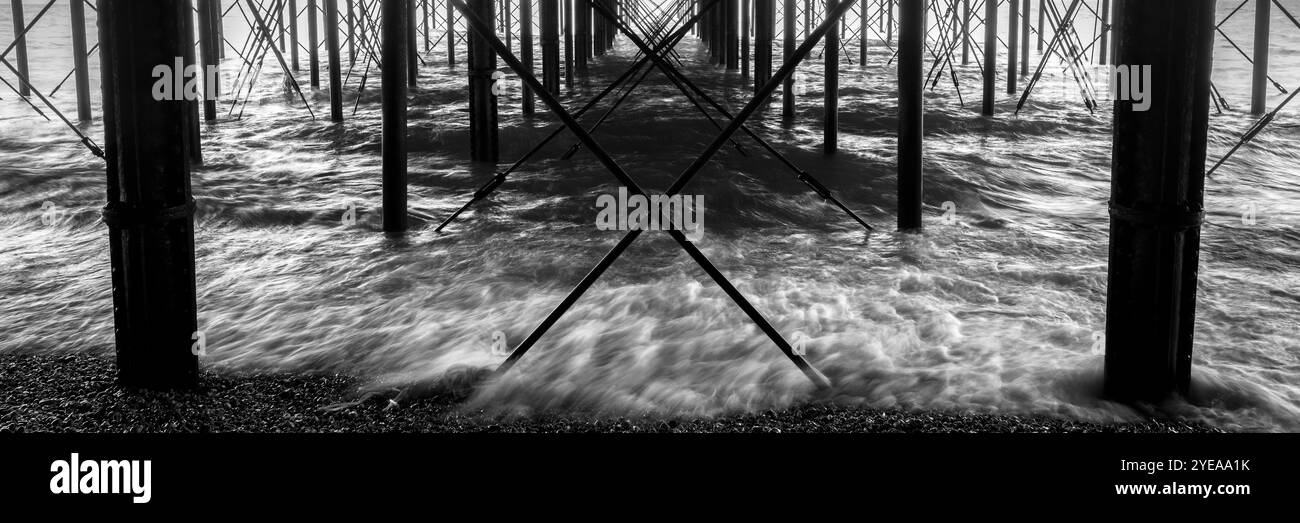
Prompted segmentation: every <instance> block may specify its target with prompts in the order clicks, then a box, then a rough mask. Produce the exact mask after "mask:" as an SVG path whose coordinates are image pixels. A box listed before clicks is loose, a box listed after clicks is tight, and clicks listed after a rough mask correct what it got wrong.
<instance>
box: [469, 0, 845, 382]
mask: <svg viewBox="0 0 1300 523" xmlns="http://www.w3.org/2000/svg"><path fill="white" fill-rule="evenodd" d="M449 1H450V2H452V4H453V5H455V6H456V8H457V9H458V10H460V11H461V13H462V17H463V18H465V19H466V20H467V21H468V22H469V23H470V24H471V26H472V27H473V28H474V30H475V31H477V32H478V33H479V34H480V35H482V36H483V37H484V39H486V40H488V42H489V44H491V45H492V47H493V48H494V49H495V50H496V51H497V54H498V55H499V56H501V57H502V59H503V60H505V61H506V63H507V64H509V65H510V67H511V69H514V70H515V72H516V73H518V74H519V75H520V77H521V78H522V79H523V80H524V81H525V82H526V83H528V84H529V85H530V86H533V87H535V88H537V91H538V95H539V97H540V98H542V101H543V102H544V103H546V104H547V106H549V107H550V108H551V110H552V111H553V112H555V113H556V116H558V117H559V118H560V119H562V120H565V123H566V124H567V125H568V126H569V128H570V129H572V130H573V132H574V133H575V134H577V135H578V137H579V139H580V140H582V141H583V143H584V145H586V147H587V148H588V149H589V150H590V151H592V153H593V154H595V155H596V157H597V159H599V160H600V161H601V163H603V164H605V166H606V167H607V168H609V170H610V171H611V173H613V174H614V175H615V176H616V177H619V178H620V179H623V178H627V173H625V172H623V170H622V168H621V167H619V166H618V164H617V163H616V162H614V160H613V158H610V157H609V155H608V154H607V153H605V151H604V150H603V149H601V148H600V146H599V145H598V144H597V143H596V142H595V140H594V139H592V137H591V135H589V134H587V133H586V132H585V131H584V130H582V129H581V128H580V127H578V126H577V125H576V122H574V121H573V118H572V117H571V116H570V115H569V114H568V113H567V112H566V111H565V110H564V107H563V106H561V105H560V104H559V102H558V101H556V100H555V98H554V97H553V96H551V95H550V93H548V92H546V91H545V90H544V89H542V88H541V82H539V81H537V78H536V77H534V76H533V75H532V74H531V73H529V72H528V70H527V69H525V68H524V67H523V64H521V63H520V62H519V60H518V59H517V58H515V57H514V54H513V53H511V52H510V49H508V48H506V47H505V44H503V43H501V40H500V39H498V38H496V35H495V34H493V33H492V29H491V27H490V26H488V25H487V24H485V23H484V22H483V21H482V20H480V19H479V18H478V16H477V15H476V14H474V13H473V12H471V11H469V9H468V7H467V6H466V5H465V3H464V1H463V0H449ZM854 1H855V0H841V1H840V2H839V3H838V4H836V5H835V7H834V8H833V9H832V10H831V16H829V17H828V18H827V21H824V22H822V23H821V25H819V26H818V27H817V29H816V30H814V31H813V33H812V34H810V35H809V37H808V39H807V40H805V41H804V43H803V44H802V45H800V46H799V48H798V49H797V50H795V52H794V53H793V55H792V57H791V60H789V61H788V62H787V63H784V64H782V66H781V69H779V70H778V71H777V72H776V73H775V74H774V76H773V77H772V78H771V79H770V80H769V81H768V83H767V84H765V85H764V86H763V87H762V88H761V89H759V91H758V92H757V93H755V95H754V97H753V98H752V99H751V100H750V102H749V103H748V104H746V105H745V108H744V109H742V110H741V112H740V114H739V115H737V118H736V119H735V120H733V121H732V122H731V124H729V125H728V126H727V128H726V129H725V130H723V132H722V133H721V134H719V135H718V137H717V138H715V139H714V141H713V142H712V143H710V144H709V146H708V147H707V148H706V149H705V152H704V153H703V154H701V155H700V156H699V157H698V158H697V159H696V160H695V161H694V162H693V163H691V165H690V166H689V167H687V169H686V170H685V171H683V172H682V174H681V175H679V176H678V177H677V179H676V180H675V181H674V182H673V184H672V186H670V187H669V189H668V191H667V192H665V194H666V195H669V196H671V195H674V194H676V193H678V192H680V191H681V189H682V188H683V187H684V186H685V185H686V184H687V183H689V182H690V180H691V178H692V177H694V176H695V174H697V173H698V172H699V171H700V170H701V169H703V167H704V166H705V165H706V164H707V163H708V162H709V161H710V160H711V159H712V157H713V156H714V155H715V154H717V152H718V150H719V149H721V148H722V146H723V145H725V144H726V142H727V140H728V139H729V138H730V137H731V136H732V135H734V134H735V133H736V131H738V130H739V129H740V127H741V125H742V124H744V121H745V120H746V119H748V118H749V117H750V116H752V115H753V114H754V112H755V111H757V110H758V108H759V106H761V105H763V103H764V101H765V100H766V98H767V97H768V96H771V94H772V93H773V92H774V91H776V89H777V88H778V87H780V86H781V83H782V82H784V81H785V79H786V78H787V77H788V76H790V74H791V73H792V72H793V71H794V68H795V67H796V66H797V65H798V64H799V62H801V61H803V59H804V58H806V57H807V56H808V54H809V53H811V52H812V50H813V48H814V47H816V45H817V42H818V40H820V39H821V38H822V37H823V36H825V35H826V32H827V31H829V29H830V27H831V25H833V21H834V20H835V19H836V18H838V17H839V16H840V15H842V14H843V13H844V11H846V10H848V8H849V7H850V6H852V5H853V3H854ZM629 181H631V180H630V179H629ZM629 188H630V189H633V190H640V189H639V188H638V187H636V186H635V185H632V186H630V187H629ZM641 232H643V231H641V230H632V231H628V233H627V234H626V235H624V236H623V238H622V239H621V240H619V242H618V244H617V245H615V246H614V248H613V249H612V250H611V251H610V252H609V253H608V254H606V255H605V256H604V258H602V259H601V260H600V261H599V262H598V263H597V264H596V266H595V267H594V268H592V270H591V271H590V272H588V274H587V275H586V276H584V277H583V279H582V281H580V282H579V283H578V286H577V287H575V288H574V289H573V291H571V292H570V293H569V294H568V295H567V296H565V298H564V300H563V301H561V303H560V305H559V306H557V307H556V308H555V310H553V311H552V312H551V313H550V314H549V315H548V316H547V317H546V319H544V320H543V321H542V323H541V324H540V325H539V326H538V327H537V328H536V329H535V330H533V332H532V333H531V334H529V335H528V337H527V338H526V339H525V340H524V341H523V342H521V343H520V344H519V345H518V346H517V347H516V348H515V349H514V351H513V352H511V354H510V356H509V357H507V358H506V361H504V362H502V364H501V365H500V366H499V367H498V368H497V371H496V375H498V376H500V375H501V374H503V373H504V372H506V371H508V370H509V369H510V368H511V367H513V365H514V363H515V362H516V361H518V360H519V358H521V357H522V356H523V355H524V353H525V352H527V351H528V349H529V348H531V347H532V346H533V345H534V344H535V343H536V342H537V340H539V339H540V338H541V336H542V335H543V334H545V332H546V331H547V330H548V329H549V328H550V327H551V326H552V325H554V324H555V322H556V321H558V320H559V318H560V317H561V316H563V315H564V313H565V312H566V311H567V310H568V309H569V307H571V306H572V305H573V304H574V303H575V302H577V300H578V299H579V298H580V297H581V296H582V294H583V293H584V292H586V290H587V289H588V288H590V287H591V285H592V284H594V283H595V281H596V280H597V279H599V278H600V276H601V275H602V274H603V273H604V272H605V270H606V269H608V268H609V267H610V266H611V265H613V263H614V261H615V260H617V259H618V257H619V256H620V255H622V253H623V252H625V251H626V250H627V248H628V247H629V246H631V245H632V243H633V242H634V241H635V240H636V239H637V238H638V237H640V235H641ZM668 234H669V235H670V236H672V238H673V239H674V240H676V241H677V243H678V244H679V245H681V246H682V248H683V249H684V250H685V251H686V252H687V254H689V255H690V256H691V258H692V259H694V260H695V261H696V263H697V264H699V265H700V266H701V267H702V268H704V270H705V272H707V273H708V274H709V276H710V277H712V278H713V279H714V281H716V282H717V283H718V285H719V286H720V287H722V289H723V291H724V292H726V293H727V295H728V296H730V297H731V298H732V300H733V301H735V302H736V304H737V305H738V306H739V307H740V308H741V309H742V310H744V311H745V313H746V314H748V315H749V317H750V319H751V320H752V321H754V323H755V324H757V325H758V327H759V328H760V329H762V330H763V332H764V333H765V334H767V335H768V337H769V338H770V339H772V341H773V342H774V343H775V344H776V345H777V347H778V348H780V349H781V351H782V352H783V353H785V355H786V356H787V357H788V358H790V360H791V361H793V362H794V364H795V365H796V366H797V367H799V369H800V370H802V371H803V372H804V374H805V375H806V376H807V377H808V378H809V379H810V380H811V381H812V382H813V383H814V385H816V386H817V387H818V388H819V389H823V390H825V389H828V388H830V386H831V383H830V380H829V379H827V378H826V376H825V375H823V374H822V373H821V372H819V371H818V370H817V369H815V368H813V367H812V365H810V364H809V363H808V362H807V361H806V360H804V358H803V357H802V356H800V355H798V354H795V353H794V348H793V347H791V346H790V343H789V342H787V341H786V340H785V338H783V337H782V336H781V334H780V333H779V332H777V331H776V329H775V328H774V327H772V325H771V324H770V323H768V322H767V320H766V319H764V318H763V316H762V314H760V313H759V312H758V310H757V309H755V308H754V307H753V305H751V304H750V303H749V301H748V300H746V299H745V297H744V296H743V295H741V294H740V292H739V291H738V290H736V288H735V287H734V286H732V285H731V283H730V282H729V281H727V279H726V278H725V277H724V276H723V275H722V274H721V272H720V271H718V269H717V268H716V267H714V266H713V264H712V263H709V261H708V259H707V258H705V256H704V254H703V253H701V252H700V251H699V249H697V248H696V247H695V246H694V245H693V244H691V243H690V242H689V241H687V240H686V237H685V236H684V235H683V234H682V233H681V232H680V231H676V230H670V231H668Z"/></svg>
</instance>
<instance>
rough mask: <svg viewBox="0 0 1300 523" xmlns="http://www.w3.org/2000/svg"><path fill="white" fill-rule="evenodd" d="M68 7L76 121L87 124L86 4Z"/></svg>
mask: <svg viewBox="0 0 1300 523" xmlns="http://www.w3.org/2000/svg"><path fill="white" fill-rule="evenodd" d="M200 1H204V0H200ZM207 1H210V0H207ZM68 6H69V9H70V11H71V17H72V67H73V69H74V70H75V74H76V80H75V83H76V87H77V119H78V120H81V121H83V122H89V121H90V120H91V117H92V116H91V114H90V66H89V65H88V64H87V63H86V62H87V60H86V4H85V3H84V2H83V1H82V0H68ZM200 14H202V13H201V12H200ZM211 39H212V36H211V35H209V36H208V37H205V38H204V39H203V41H204V42H207V41H209V40H211Z"/></svg>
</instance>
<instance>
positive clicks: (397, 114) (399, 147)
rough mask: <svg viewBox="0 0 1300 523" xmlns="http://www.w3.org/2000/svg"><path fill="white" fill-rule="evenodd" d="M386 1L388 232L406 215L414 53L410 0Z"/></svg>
mask: <svg viewBox="0 0 1300 523" xmlns="http://www.w3.org/2000/svg"><path fill="white" fill-rule="evenodd" d="M409 1H412V0H382V2H383V3H382V5H381V7H380V11H381V12H380V26H381V27H380V32H381V33H382V34H383V40H382V43H381V47H382V49H381V51H380V55H381V58H380V59H381V60H382V61H383V70H382V72H381V77H382V78H381V82H380V83H381V86H380V104H381V105H382V112H383V124H382V128H383V131H382V132H383V136H382V139H381V143H382V145H381V149H382V152H381V155H382V157H383V170H384V174H383V200H384V205H383V219H384V232H387V233H403V232H406V229H407V217H406V190H407V177H406V174H407V171H406V169H407V165H406V94H407V83H406V82H407V71H406V67H407V64H408V62H407V59H406V55H407V54H408V53H410V52H411V49H410V48H409V46H410V45H411V42H410V36H409V35H408V34H407V32H408V31H409V30H410V24H409V22H408V21H407V15H408V13H409V9H408V8H407V2H409Z"/></svg>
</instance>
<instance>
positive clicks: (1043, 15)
mask: <svg viewBox="0 0 1300 523" xmlns="http://www.w3.org/2000/svg"><path fill="white" fill-rule="evenodd" d="M1046 4H1047V0H1038V52H1040V53H1041V52H1043V38H1044V36H1045V35H1046V33H1047V9H1045V8H1046V7H1047V5H1046Z"/></svg>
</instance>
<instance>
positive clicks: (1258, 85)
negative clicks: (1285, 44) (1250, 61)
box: [1250, 0, 1273, 116]
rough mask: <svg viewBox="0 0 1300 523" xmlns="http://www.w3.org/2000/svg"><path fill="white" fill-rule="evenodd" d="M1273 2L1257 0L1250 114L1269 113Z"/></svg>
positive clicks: (1270, 0)
mask: <svg viewBox="0 0 1300 523" xmlns="http://www.w3.org/2000/svg"><path fill="white" fill-rule="evenodd" d="M1272 1H1273V0H1255V60H1254V62H1255V64H1254V67H1253V68H1252V69H1251V83H1250V114H1253V115H1256V116H1258V115H1262V114H1264V113H1265V112H1267V111H1268V40H1269V38H1268V37H1269V34H1268V33H1269V18H1270V17H1271V16H1272V8H1273V3H1272Z"/></svg>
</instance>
